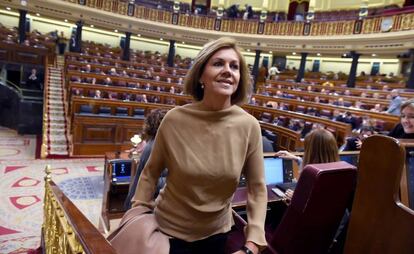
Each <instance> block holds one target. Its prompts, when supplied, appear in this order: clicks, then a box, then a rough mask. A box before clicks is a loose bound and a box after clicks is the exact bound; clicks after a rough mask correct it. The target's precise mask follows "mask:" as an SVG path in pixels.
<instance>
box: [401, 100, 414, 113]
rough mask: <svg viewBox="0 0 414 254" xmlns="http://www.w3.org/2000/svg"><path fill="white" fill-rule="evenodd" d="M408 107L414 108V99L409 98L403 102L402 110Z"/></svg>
mask: <svg viewBox="0 0 414 254" xmlns="http://www.w3.org/2000/svg"><path fill="white" fill-rule="evenodd" d="M406 107H410V108H413V109H414V99H409V100H407V101H405V102H403V104H401V111H403V109H405V108H406Z"/></svg>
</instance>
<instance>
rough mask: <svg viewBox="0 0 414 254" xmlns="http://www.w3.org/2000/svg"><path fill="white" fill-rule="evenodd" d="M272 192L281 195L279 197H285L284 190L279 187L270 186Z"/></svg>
mask: <svg viewBox="0 0 414 254" xmlns="http://www.w3.org/2000/svg"><path fill="white" fill-rule="evenodd" d="M272 191H273V193H275V194H276V195H277V196H279V197H281V198H286V194H285V192H283V191H282V190H281V189H279V188H277V187H275V188H272Z"/></svg>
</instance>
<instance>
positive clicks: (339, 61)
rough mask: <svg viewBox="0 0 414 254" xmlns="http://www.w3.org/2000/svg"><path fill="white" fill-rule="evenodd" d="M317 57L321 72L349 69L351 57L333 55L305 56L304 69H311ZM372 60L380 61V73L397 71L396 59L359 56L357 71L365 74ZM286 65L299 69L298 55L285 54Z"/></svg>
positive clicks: (397, 62)
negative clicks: (335, 56)
mask: <svg viewBox="0 0 414 254" xmlns="http://www.w3.org/2000/svg"><path fill="white" fill-rule="evenodd" d="M316 59H319V60H320V65H319V70H320V71H321V72H328V71H332V72H340V71H341V72H343V73H346V74H348V73H349V70H350V69H351V63H352V59H350V58H339V57H338V58H333V57H307V58H306V67H305V69H309V70H312V66H313V62H314V61H315V60H316ZM374 62H379V63H380V73H382V74H389V73H390V72H393V73H394V74H398V73H399V65H400V63H399V61H398V59H381V58H360V59H359V60H358V68H357V73H360V72H361V71H364V72H365V73H366V74H369V73H370V72H371V68H372V65H373V63H374ZM286 65H287V66H289V68H290V69H292V68H293V67H295V68H296V69H299V66H300V56H287V61H286Z"/></svg>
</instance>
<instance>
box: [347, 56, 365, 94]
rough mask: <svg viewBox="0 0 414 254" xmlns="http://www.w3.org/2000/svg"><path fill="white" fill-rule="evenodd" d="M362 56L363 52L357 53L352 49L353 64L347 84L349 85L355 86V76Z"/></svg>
mask: <svg viewBox="0 0 414 254" xmlns="http://www.w3.org/2000/svg"><path fill="white" fill-rule="evenodd" d="M360 56H361V54H358V53H356V52H355V51H351V57H352V64H351V70H350V71H349V76H348V82H347V84H346V86H347V87H355V77H356V74H357V73H356V72H357V67H358V59H359V57H360Z"/></svg>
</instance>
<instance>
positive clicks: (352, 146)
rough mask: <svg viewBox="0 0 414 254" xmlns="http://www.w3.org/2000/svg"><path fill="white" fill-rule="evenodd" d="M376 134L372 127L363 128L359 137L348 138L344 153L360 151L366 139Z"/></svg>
mask: <svg viewBox="0 0 414 254" xmlns="http://www.w3.org/2000/svg"><path fill="white" fill-rule="evenodd" d="M374 134H375V131H374V128H372V127H371V126H362V127H361V128H360V129H359V131H358V135H357V136H355V137H348V138H347V139H346V143H345V145H344V147H343V148H342V149H341V150H342V151H359V150H360V149H361V145H362V142H363V140H364V139H366V138H367V137H369V136H372V135H374Z"/></svg>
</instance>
